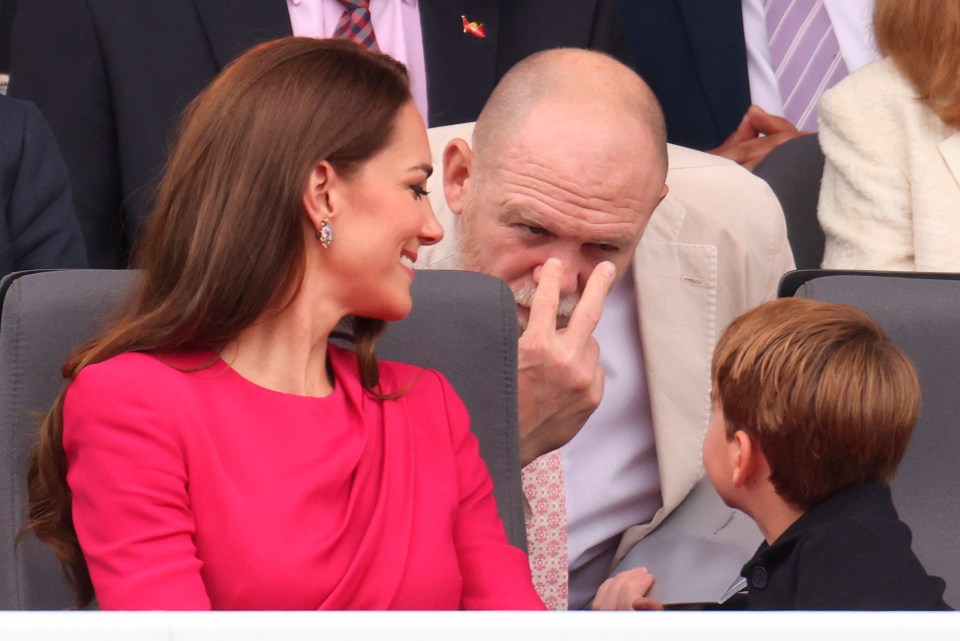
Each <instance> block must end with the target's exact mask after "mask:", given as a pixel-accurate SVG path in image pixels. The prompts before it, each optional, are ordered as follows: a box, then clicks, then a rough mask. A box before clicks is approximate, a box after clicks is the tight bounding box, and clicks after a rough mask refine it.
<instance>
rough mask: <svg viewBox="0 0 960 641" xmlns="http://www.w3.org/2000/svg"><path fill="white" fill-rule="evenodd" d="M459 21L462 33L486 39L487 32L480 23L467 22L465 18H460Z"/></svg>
mask: <svg viewBox="0 0 960 641" xmlns="http://www.w3.org/2000/svg"><path fill="white" fill-rule="evenodd" d="M460 20H461V21H462V22H463V32H464V33H469V34H470V35H471V36H474V37H476V38H486V37H487V32H486V30H485V29H484V28H483V23H482V22H476V21H473V20H468V19H467V16H460Z"/></svg>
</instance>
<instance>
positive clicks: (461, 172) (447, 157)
mask: <svg viewBox="0 0 960 641" xmlns="http://www.w3.org/2000/svg"><path fill="white" fill-rule="evenodd" d="M473 157H474V154H473V150H472V149H470V145H469V144H467V141H466V140H464V139H462V138H454V139H453V140H451V141H450V142H448V143H447V146H446V148H444V150H443V195H444V197H445V198H446V199H447V205H448V206H449V207H450V211H452V212H453V213H455V214H456V215H458V216H459V215H460V214H462V213H463V204H464V203H465V202H466V201H467V196H468V194H469V192H470V188H471V186H472V183H471V181H470V176H471V175H472V173H473Z"/></svg>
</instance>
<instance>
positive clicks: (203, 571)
mask: <svg viewBox="0 0 960 641" xmlns="http://www.w3.org/2000/svg"><path fill="white" fill-rule="evenodd" d="M431 171H432V166H431V160H430V150H429V147H428V143H427V137H426V133H425V130H424V126H423V121H422V119H421V117H420V114H419V112H418V111H417V109H416V107H415V106H414V103H413V100H412V99H411V96H410V90H409V86H408V84H407V79H406V75H405V73H404V70H403V68H402V66H401V65H399V63H397V62H396V61H394V60H392V59H390V58H388V57H386V56H383V55H381V54H374V53H371V52H369V51H366V50H363V49H361V48H360V47H358V46H357V45H355V44H353V43H349V42H346V41H343V40H315V39H310V38H294V37H289V38H285V39H280V40H276V41H273V42H269V43H266V44H263V45H261V46H258V47H256V48H254V49H253V50H251V51H250V52H249V53H247V54H245V55H243V56H241V57H240V58H238V59H237V60H236V61H235V62H234V63H232V64H231V65H229V66H228V67H227V68H226V69H225V70H224V72H223V73H222V74H220V76H218V78H217V79H216V80H215V81H214V82H213V83H212V84H211V85H210V87H208V88H207V89H205V90H204V91H203V92H202V93H201V94H200V95H199V96H198V97H197V98H196V99H195V100H194V101H193V102H192V103H191V105H190V107H189V108H188V110H187V113H186V115H185V120H184V122H183V125H182V128H181V131H180V136H179V139H178V142H177V144H176V146H175V147H174V149H173V152H172V155H171V158H170V160H169V163H168V165H167V168H166V172H165V174H164V178H163V181H162V183H161V186H160V191H159V194H158V198H157V204H156V207H155V210H154V212H153V215H152V216H151V220H150V224H149V229H148V231H147V233H146V235H145V239H144V245H143V247H142V251H141V252H140V254H139V256H140V260H139V263H138V266H139V268H140V269H141V270H142V279H141V282H140V284H139V287H138V288H137V289H136V291H135V292H134V294H133V296H132V298H131V300H130V301H129V304H128V306H127V307H126V311H125V312H124V313H123V314H122V315H121V316H120V318H119V319H118V320H117V321H116V322H115V323H114V324H113V325H112V326H111V327H110V328H108V329H107V330H106V331H105V333H103V334H102V335H101V336H99V337H98V338H95V339H93V340H92V341H90V342H89V343H87V344H86V345H84V346H82V347H80V348H79V349H78V350H77V351H76V352H75V353H74V354H73V355H72V356H71V357H70V359H69V361H68V362H67V363H66V365H65V366H64V372H65V377H66V379H67V384H66V386H65V387H64V389H63V391H62V392H61V394H60V395H59V397H58V398H57V400H56V402H55V404H54V405H53V407H52V409H51V410H50V412H49V414H48V415H47V417H46V420H45V421H44V423H43V426H42V427H41V435H40V444H39V446H38V447H37V449H36V451H35V453H34V456H33V457H32V461H31V466H30V473H29V474H30V477H29V488H30V522H29V529H30V530H31V531H32V532H33V533H34V534H36V535H37V536H38V537H40V539H41V540H43V541H45V542H46V543H48V544H49V545H51V547H53V549H54V550H55V551H56V552H57V554H58V555H59V557H60V559H61V561H62V562H63V565H64V566H65V568H66V569H67V570H68V573H69V575H70V576H71V577H72V579H73V581H74V583H75V585H76V587H77V591H78V605H83V604H85V603H88V602H89V601H90V600H91V598H92V597H93V596H94V595H95V596H96V598H97V600H98V602H99V605H100V607H101V608H104V609H142V610H194V609H200V610H202V609H211V608H213V609H242V610H253V609H268V610H285V609H301V610H309V609H407V610H417V609H458V608H467V609H511V608H518V609H523V608H526V609H540V608H542V607H543V605H542V603H541V601H540V600H539V598H538V597H537V595H536V593H535V592H534V589H533V586H532V584H531V581H530V570H529V567H528V565H527V559H526V556H525V555H524V553H523V552H522V551H521V550H519V549H517V548H514V547H512V546H511V545H509V544H508V543H507V539H506V535H505V533H504V530H503V525H502V523H501V522H500V520H499V517H498V516H497V512H496V506H495V504H494V499H493V494H492V482H491V480H490V477H489V475H488V473H487V471H486V468H485V466H484V465H483V462H482V461H481V459H480V455H479V452H478V446H477V442H476V440H475V439H474V437H473V436H472V435H471V434H470V431H469V428H468V427H469V426H468V417H467V414H466V410H465V408H464V406H463V404H462V403H461V402H460V400H459V398H458V397H457V395H456V393H455V392H454V391H453V390H452V389H451V387H450V385H449V384H448V383H447V382H446V379H444V378H443V377H442V376H441V375H440V374H438V373H437V372H433V371H429V370H423V369H419V368H416V367H412V366H407V365H403V364H399V363H390V362H381V363H378V362H377V361H376V359H375V357H374V346H375V343H376V340H377V337H378V336H379V335H380V333H381V332H382V330H383V328H384V321H389V320H397V319H400V318H402V317H404V316H406V315H407V313H408V312H409V311H410V307H411V299H410V285H411V282H412V279H413V277H414V272H413V270H412V269H411V265H412V264H413V261H414V260H416V258H417V253H418V251H419V249H420V247H421V246H422V245H429V244H431V243H434V242H436V241H437V240H438V239H439V238H440V237H441V235H442V233H443V232H442V229H441V228H440V227H439V225H438V224H437V221H436V219H435V218H434V215H433V212H432V209H431V207H430V204H429V201H428V200H427V199H426V198H425V184H426V180H427V177H428V176H429V175H430V173H431ZM344 318H346V319H349V320H350V322H351V323H352V327H353V342H354V347H355V351H350V350H348V349H345V348H340V347H336V346H334V345H331V344H329V343H328V339H329V338H330V336H331V333H332V332H334V328H336V327H337V326H338V324H339V323H340V322H341V319H344Z"/></svg>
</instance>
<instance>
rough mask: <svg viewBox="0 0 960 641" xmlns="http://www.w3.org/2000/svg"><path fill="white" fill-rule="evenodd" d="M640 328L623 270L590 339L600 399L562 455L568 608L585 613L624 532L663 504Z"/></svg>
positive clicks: (634, 299)
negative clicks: (596, 353) (600, 379)
mask: <svg viewBox="0 0 960 641" xmlns="http://www.w3.org/2000/svg"><path fill="white" fill-rule="evenodd" d="M638 327H639V321H638V320H637V296H636V292H635V290H634V286H633V273H632V270H628V271H627V273H626V274H624V276H623V277H622V278H621V279H620V280H619V281H617V283H616V284H615V285H614V286H613V289H611V291H610V294H609V295H608V296H607V299H606V301H605V303H604V305H603V316H602V317H601V319H600V323H599V325H598V326H597V329H596V331H595V332H594V333H593V335H594V336H595V337H596V339H597V341H598V342H599V343H600V365H601V366H602V367H603V371H604V374H605V379H604V391H603V400H601V401H600V406H599V407H598V408H597V409H596V411H595V412H594V413H593V415H591V416H590V419H589V420H587V422H586V424H585V425H584V426H583V428H582V429H581V430H580V432H579V433H578V434H577V435H576V436H575V437H574V438H573V440H572V441H570V443H568V444H567V445H565V446H564V447H562V448H561V449H560V453H561V457H562V461H563V477H564V483H563V485H564V491H565V498H566V502H567V556H568V558H569V567H570V599H569V601H570V607H571V608H583V607H586V605H587V604H588V603H589V601H590V599H592V598H593V595H594V594H595V593H596V591H597V588H598V587H600V583H602V582H603V580H604V579H605V578H606V577H607V574H608V573H609V571H610V564H611V561H612V560H613V555H614V553H615V552H616V549H617V545H618V544H619V542H620V536H621V535H622V534H623V532H624V531H625V530H626V529H627V528H629V527H630V526H632V525H636V524H637V523H647V522H649V521H650V520H651V519H652V518H653V516H654V514H655V513H656V511H657V510H658V509H660V507H661V505H662V504H663V501H662V499H661V496H660V474H659V469H658V467H657V451H656V448H655V446H654V437H653V418H652V416H651V413H650V397H649V394H648V393H647V380H646V372H645V370H644V361H643V350H642V348H641V347H640V335H639V332H638Z"/></svg>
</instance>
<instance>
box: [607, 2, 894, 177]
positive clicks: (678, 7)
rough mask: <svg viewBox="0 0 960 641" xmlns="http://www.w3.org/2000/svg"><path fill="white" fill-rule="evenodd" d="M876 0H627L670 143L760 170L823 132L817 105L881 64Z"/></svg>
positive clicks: (624, 5)
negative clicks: (790, 145)
mask: <svg viewBox="0 0 960 641" xmlns="http://www.w3.org/2000/svg"><path fill="white" fill-rule="evenodd" d="M872 4H873V3H872V0H710V2H700V1H698V0H644V1H643V2H635V1H634V0H620V10H621V13H622V15H623V21H624V31H625V33H626V36H627V41H628V42H629V44H630V48H631V49H632V53H633V62H634V67H635V69H636V70H637V72H638V73H639V74H640V75H641V76H643V78H644V80H646V81H647V82H648V83H649V84H650V87H651V88H652V89H653V92H654V93H655V94H656V95H657V98H658V99H659V100H660V103H661V104H662V105H663V110H664V115H665V116H666V119H667V133H668V136H669V140H670V142H672V143H676V144H679V145H684V146H687V147H693V148H694V149H700V150H703V151H708V150H709V151H711V152H712V153H716V154H719V155H721V156H724V157H726V158H730V159H731V160H734V161H736V162H738V163H740V164H742V165H744V166H745V167H747V168H748V169H753V168H754V167H756V165H757V164H758V163H759V162H760V161H761V160H763V158H764V157H766V155H767V154H768V153H770V151H771V150H772V149H774V148H775V147H777V146H778V145H780V144H782V143H784V142H786V141H787V140H790V139H792V138H795V137H797V136H798V135H801V134H802V133H804V132H810V131H816V128H817V117H816V99H817V97H818V96H819V95H820V93H821V92H822V91H823V89H824V88H826V87H829V86H831V85H832V84H833V83H835V82H837V80H839V79H840V78H842V77H843V75H845V74H846V73H850V72H853V71H854V70H856V69H858V68H859V67H861V66H863V65H864V64H866V63H868V62H870V61H872V60H876V59H877V57H878V54H877V52H876V48H875V46H874V43H873V39H872V37H871V30H870V17H871V9H872Z"/></svg>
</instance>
